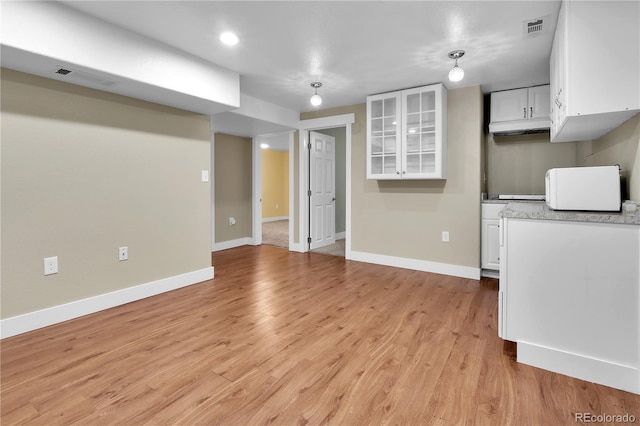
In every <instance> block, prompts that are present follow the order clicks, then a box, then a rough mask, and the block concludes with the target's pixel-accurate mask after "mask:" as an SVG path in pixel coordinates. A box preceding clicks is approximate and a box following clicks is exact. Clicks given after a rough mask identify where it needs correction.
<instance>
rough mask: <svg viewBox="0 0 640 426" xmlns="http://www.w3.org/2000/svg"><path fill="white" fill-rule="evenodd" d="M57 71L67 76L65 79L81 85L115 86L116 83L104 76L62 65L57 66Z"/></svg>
mask: <svg viewBox="0 0 640 426" xmlns="http://www.w3.org/2000/svg"><path fill="white" fill-rule="evenodd" d="M55 73H56V74H60V75H61V76H64V77H66V78H65V80H66V81H68V82H69V83H75V84H80V85H84V84H91V85H99V86H113V85H114V84H116V82H115V81H113V80H110V79H108V78H105V77H102V76H100V75H97V74H90V73H88V72H84V71H78V70H74V69H71V68H65V67H63V66H60V65H58V66H57V67H56V68H55ZM83 83H84V84H83Z"/></svg>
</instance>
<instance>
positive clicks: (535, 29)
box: [522, 16, 548, 38]
mask: <svg viewBox="0 0 640 426" xmlns="http://www.w3.org/2000/svg"><path fill="white" fill-rule="evenodd" d="M547 20H548V16H544V17H542V18H536V19H531V20H528V21H523V22H522V29H523V33H524V38H530V37H536V36H539V35H540V34H544V33H546V32H547V26H546V25H545V21H547Z"/></svg>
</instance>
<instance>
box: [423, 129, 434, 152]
mask: <svg viewBox="0 0 640 426" xmlns="http://www.w3.org/2000/svg"><path fill="white" fill-rule="evenodd" d="M435 149H436V134H435V133H425V134H423V135H422V152H425V151H435Z"/></svg>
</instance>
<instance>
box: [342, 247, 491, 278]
mask: <svg viewBox="0 0 640 426" xmlns="http://www.w3.org/2000/svg"><path fill="white" fill-rule="evenodd" d="M351 260H357V261H359V262H367V263H375V264H377V265H385V266H395V267H397V268H405V269H413V270H415V271H424V272H433V273H434V274H443V275H452V276H454V277H461V278H470V279H473V280H479V279H480V268H472V267H469V266H459V265H451V264H448V263H439V262H430V261H428V260H418V259H408V258H405V257H395V256H387V255H383V254H375V253H365V252H361V251H353V250H352V251H351Z"/></svg>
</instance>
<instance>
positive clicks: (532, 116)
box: [529, 107, 533, 118]
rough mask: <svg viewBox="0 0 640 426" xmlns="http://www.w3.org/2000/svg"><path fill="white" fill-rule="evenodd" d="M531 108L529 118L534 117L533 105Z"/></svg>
mask: <svg viewBox="0 0 640 426" xmlns="http://www.w3.org/2000/svg"><path fill="white" fill-rule="evenodd" d="M530 108H531V115H530V116H529V118H533V107H530Z"/></svg>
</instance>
